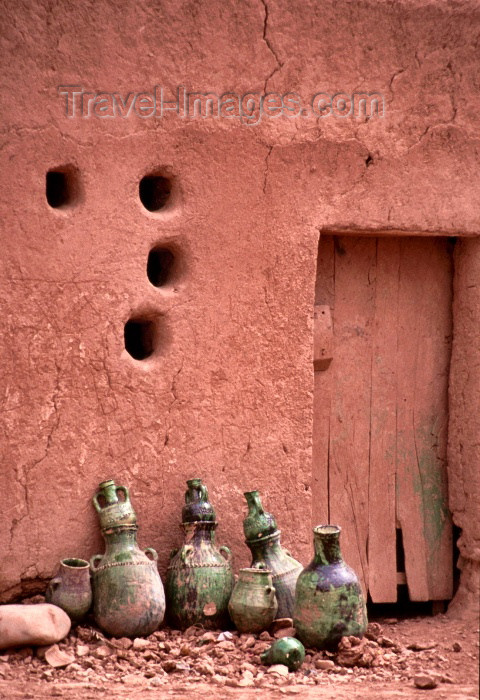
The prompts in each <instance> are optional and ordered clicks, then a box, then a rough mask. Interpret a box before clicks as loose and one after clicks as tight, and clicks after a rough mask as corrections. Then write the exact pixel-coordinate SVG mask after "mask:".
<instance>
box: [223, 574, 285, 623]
mask: <svg viewBox="0 0 480 700" xmlns="http://www.w3.org/2000/svg"><path fill="white" fill-rule="evenodd" d="M277 610H278V603H277V599H276V597H275V588H274V587H273V584H272V575H271V573H270V571H267V570H265V569H240V571H239V572H238V580H237V582H236V583H235V586H234V589H233V593H232V596H231V598H230V602H229V604H228V611H229V613H230V617H231V618H232V620H233V623H234V625H235V627H236V628H237V630H238V631H239V632H241V633H242V634H247V633H248V634H256V633H257V632H262V631H263V630H265V629H267V628H268V627H270V625H271V624H272V622H273V621H274V619H275V616H276V614H277Z"/></svg>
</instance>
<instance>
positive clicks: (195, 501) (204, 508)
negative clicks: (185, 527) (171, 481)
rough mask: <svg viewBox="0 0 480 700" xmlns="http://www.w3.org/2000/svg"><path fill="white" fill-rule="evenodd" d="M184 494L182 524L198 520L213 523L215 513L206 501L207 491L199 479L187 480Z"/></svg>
mask: <svg viewBox="0 0 480 700" xmlns="http://www.w3.org/2000/svg"><path fill="white" fill-rule="evenodd" d="M187 487H188V488H187V491H186V492H185V505H184V507H183V509H182V522H184V523H194V522H198V521H200V520H203V521H208V522H214V521H215V511H214V510H213V506H212V504H211V503H210V502H209V500H208V490H207V487H206V486H205V484H204V483H203V482H202V480H201V479H189V480H188V481H187Z"/></svg>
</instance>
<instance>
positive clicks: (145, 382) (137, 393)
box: [0, 0, 480, 601]
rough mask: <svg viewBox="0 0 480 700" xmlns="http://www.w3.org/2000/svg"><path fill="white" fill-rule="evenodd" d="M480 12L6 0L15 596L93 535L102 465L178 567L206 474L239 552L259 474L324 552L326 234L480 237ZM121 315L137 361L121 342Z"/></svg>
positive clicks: (477, 367)
mask: <svg viewBox="0 0 480 700" xmlns="http://www.w3.org/2000/svg"><path fill="white" fill-rule="evenodd" d="M479 15H480V10H479V9H478V6H476V5H475V4H474V3H469V2H464V3H443V2H442V3H440V2H438V3H431V2H423V1H420V0H417V1H415V2H413V1H408V2H402V3H390V2H368V1H365V0H362V1H361V2H358V3H354V4H352V3H350V2H346V1H345V0H339V1H337V0H336V1H335V2H333V1H331V2H328V1H326V2H324V1H322V2H321V3H320V4H319V3H318V2H308V1H307V2H306V3H303V5H302V7H301V9H300V7H297V6H296V5H295V4H294V3H293V4H292V3H291V2H287V1H286V0H278V1H275V0H261V1H260V0H251V1H250V0H249V1H247V2H244V3H242V4H240V5H239V4H238V3H236V2H233V1H227V2H225V1H224V0H221V1H220V0H213V1H212V2H208V3H205V4H200V5H198V4H195V3H189V2H186V3H184V4H179V3H178V2H173V1H172V2H167V1H166V2H161V3H157V2H153V1H150V0H142V1H141V2H138V3H133V2H126V3H120V4H118V3H113V2H107V1H105V0H100V2H97V3H95V4H94V5H91V6H87V5H75V4H71V3H70V4H67V3H60V2H53V3H52V2H46V1H44V0H34V1H33V2H29V3H21V4H18V3H14V2H13V1H10V2H7V3H6V5H5V9H4V12H3V21H2V28H1V54H2V57H3V58H4V64H3V65H4V69H3V71H2V76H1V82H2V93H1V94H2V105H3V106H2V124H1V129H2V149H1V158H2V168H1V171H0V173H1V178H2V186H1V188H0V198H1V202H0V206H1V210H0V211H1V231H2V255H1V279H0V298H1V300H2V314H1V317H0V324H1V332H0V347H1V357H2V360H1V365H0V366H1V394H0V395H1V401H2V409H1V411H2V422H1V425H2V439H1V443H0V446H1V459H2V468H1V472H0V489H1V494H2V508H1V515H0V518H1V523H2V526H1V527H0V557H1V561H0V592H1V598H0V599H1V600H3V601H6V600H11V599H14V598H15V597H18V596H19V595H21V594H22V593H26V592H28V591H30V590H35V589H36V588H37V587H39V586H40V587H41V585H43V584H44V582H45V581H46V580H47V579H48V578H49V577H50V576H51V575H52V572H53V571H54V569H55V567H56V564H57V562H58V560H59V558H61V557H64V556H67V555H69V556H71V555H79V556H84V557H89V556H90V555H92V554H94V553H96V552H98V551H101V547H102V543H101V541H100V538H99V535H98V529H97V523H96V518H95V515H94V511H93V508H92V506H91V502H90V499H91V495H92V493H93V492H94V489H95V488H96V486H97V484H98V482H99V481H100V480H102V479H104V478H108V477H114V478H115V479H117V480H118V481H120V482H123V483H125V484H127V485H128V486H130V487H131V491H132V499H133V502H134V505H135V507H136V509H137V512H138V516H139V520H140V524H141V532H140V542H141V543H142V544H144V545H149V546H154V547H155V548H156V549H157V550H158V551H159V554H160V567H161V570H162V571H164V570H165V566H166V563H167V559H168V553H169V552H170V550H171V549H172V547H174V546H175V545H178V543H179V541H180V530H179V528H178V522H179V518H180V509H181V504H182V499H183V491H184V482H185V479H186V478H189V477H193V476H200V477H203V478H204V479H205V480H206V482H207V484H208V485H209V487H210V492H211V497H212V500H213V502H214V503H215V506H216V509H217V514H218V518H219V520H220V527H219V531H218V538H217V539H218V542H219V543H228V544H230V545H232V547H233V551H234V555H235V560H236V565H237V566H239V565H240V564H246V563H247V561H248V558H247V550H246V548H245V546H244V544H243V534H242V529H241V519H242V515H243V498H242V492H243V491H244V490H250V489H253V488H258V489H259V490H260V491H261V492H262V494H263V495H264V502H265V505H266V506H267V508H268V509H269V510H271V511H273V512H275V514H276V516H277V518H278V522H279V524H280V527H281V528H282V530H283V536H284V541H285V543H286V544H287V545H288V547H289V548H290V549H291V550H292V552H293V553H295V555H296V556H297V557H299V558H300V559H301V560H302V561H304V562H306V561H307V560H308V558H309V556H310V551H311V534H310V526H311V512H312V508H311V490H312V466H311V441H312V391H313V371H312V314H313V302H314V284H315V270H316V257H317V246H318V238H319V235H320V232H322V231H329V232H338V231H345V230H348V231H364V232H365V231H366V232H368V233H372V234H375V235H393V234H405V235H407V234H408V235H416V234H418V235H422V234H430V235H436V234H441V235H449V236H464V237H467V238H468V237H474V236H477V235H478V234H479V232H480V221H479V210H480V176H479V164H480V152H479V141H478V107H479V101H478V76H477V66H478V56H477V53H478V50H477V46H478V34H479ZM65 85H80V86H82V87H83V88H84V89H85V90H89V91H92V92H100V91H108V92H112V93H114V92H118V93H121V94H122V95H126V94H127V93H129V92H142V91H144V90H151V89H152V88H153V86H154V85H162V86H164V87H165V89H166V90H168V91H169V94H170V95H173V94H174V92H175V90H176V87H177V86H181V85H183V86H186V87H187V88H188V89H189V90H191V91H201V92H209V91H212V92H216V93H217V94H222V93H224V92H227V91H233V92H235V93H242V94H243V93H247V92H249V91H252V92H256V93H258V94H265V93H268V92H275V93H279V94H285V93H288V92H291V91H295V92H298V93H301V94H302V95H304V96H305V97H306V98H307V97H308V96H310V95H313V94H315V93H318V92H321V91H324V92H329V93H332V94H333V93H336V92H347V93H352V92H354V91H359V90H360V91H361V90H365V91H367V92H371V91H376V92H379V93H381V94H383V95H384V97H385V116H384V118H372V119H365V118H361V119H350V118H349V119H340V118H334V117H330V118H314V117H306V118H301V117H296V118H287V117H285V116H283V115H282V116H280V118H276V119H274V118H266V117H265V118H263V119H262V120H261V121H260V123H258V124H257V125H254V126H252V125H246V124H241V123H240V122H239V120H238V119H213V118H205V119H192V120H181V119H180V118H179V117H178V115H175V114H173V113H172V114H171V115H170V116H168V117H165V118H163V119H142V118H140V117H138V116H136V115H132V116H130V117H128V118H125V119H122V118H118V117H117V118H112V119H103V118H98V114H97V115H95V114H94V115H92V116H91V117H90V118H68V117H67V116H66V115H65V100H64V97H62V96H60V95H58V94H57V87H58V86H65ZM58 170H62V171H63V173H64V176H65V186H66V188H67V190H68V192H67V196H66V199H67V201H66V202H65V203H64V205H63V206H53V207H52V206H51V204H52V203H53V204H54V205H55V204H58V203H59V202H58V201H55V198H54V200H53V202H52V200H51V201H50V204H49V202H48V201H47V198H46V189H45V188H46V174H47V172H48V171H53V172H55V171H58ZM150 174H156V175H159V176H162V177H164V178H165V179H166V180H167V181H168V183H169V187H171V194H170V197H169V200H168V202H167V204H166V206H165V207H164V208H163V209H160V210H159V211H153V212H151V211H149V210H148V209H146V208H145V207H144V206H143V205H142V203H141V201H140V198H139V182H140V180H141V179H142V178H143V177H144V176H145V175H150ZM50 177H51V178H53V180H52V179H51V182H52V181H53V182H55V178H56V176H55V175H53V176H50ZM60 190H61V188H60ZM55 196H57V197H60V204H61V202H62V201H63V200H62V196H63V195H62V193H61V192H60V195H58V193H57V195H55ZM468 245H469V242H467V241H465V247H464V248H463V247H462V248H461V252H460V253H459V259H458V262H459V268H458V271H457V277H456V287H455V288H456V290H457V292H458V294H459V299H458V300H457V301H456V302H455V303H456V307H455V308H456V309H457V310H458V313H459V314H460V315H461V320H460V321H458V322H457V323H456V326H455V328H456V330H455V332H458V333H459V337H458V340H457V341H455V343H456V344H455V345H454V353H453V365H452V376H453V378H454V379H453V381H452V389H451V393H452V405H453V406H454V412H453V414H452V415H453V417H452V423H451V433H450V441H451V446H452V448H451V456H450V475H449V478H450V484H454V488H453V490H452V492H451V493H452V500H451V504H452V510H453V517H454V520H455V521H456V522H457V523H458V524H459V525H460V526H461V527H463V534H462V544H461V551H462V557H463V559H464V564H463V572H464V575H465V586H464V587H463V588H462V590H466V589H467V588H468V586H470V588H472V586H474V575H475V573H474V572H475V570H476V567H478V563H477V564H474V561H478V533H477V532H476V530H475V529H474V528H475V527H476V526H474V524H473V522H472V520H474V518H472V517H471V514H472V513H474V512H475V509H476V512H477V513H478V507H479V500H478V499H479V492H478V489H476V490H475V488H474V483H476V482H475V481H474V480H475V478H477V477H476V476H475V475H477V474H478V460H477V461H475V460H476V457H477V451H478V450H477V448H476V447H475V445H478V442H479V438H480V426H479V424H478V419H477V418H476V416H477V414H478V411H477V410H476V408H477V405H476V404H477V396H478V391H477V389H476V387H477V385H478V383H479V382H480V374H479V372H480V364H479V361H478V359H479V355H478V343H477V342H476V339H477V336H478V331H477V327H478V323H477V316H478V313H477V312H478V304H479V298H480V297H479V295H480V285H479V274H480V268H479V266H478V264H477V263H471V262H470V259H469V255H470V252H469V250H470V249H469V247H468ZM153 248H160V249H161V250H163V251H164V250H165V249H167V250H168V251H170V253H172V254H173V256H174V259H175V262H174V265H173V267H172V269H171V270H170V276H169V278H168V279H167V281H166V282H165V283H164V284H162V285H161V286H154V285H153V284H152V283H151V281H149V279H148V276H147V261H148V257H149V253H150V251H151V250H152V249H153ZM471 254H472V255H475V256H476V257H475V260H476V259H477V258H478V250H477V247H475V248H472V250H471ZM152 264H153V263H152ZM465 276H468V284H467V283H466V278H465ZM412 312H413V313H414V310H412ZM129 321H133V322H134V323H135V322H137V325H133V326H132V325H130V326H129V327H128V328H129V329H130V331H132V329H133V331H132V332H133V335H134V336H135V333H136V332H140V336H141V340H142V342H143V343H144V344H145V343H146V344H147V345H148V344H150V345H151V347H150V349H151V350H153V353H152V354H151V355H150V357H148V358H147V359H143V360H142V359H138V360H135V359H134V358H132V356H131V355H130V354H128V352H127V351H126V350H125V340H124V332H125V325H126V324H127V323H128V322H129ZM138 323H140V325H138ZM141 324H143V325H141ZM142 333H143V335H142ZM136 337H138V335H137V336H136ZM133 342H134V343H135V341H133ZM467 359H468V362H467ZM467 374H468V381H467ZM459 392H460V393H459ZM467 416H468V420H467V419H466V417H467ZM467 504H468V505H467ZM475 538H477V539H475ZM467 584H468V585H467Z"/></svg>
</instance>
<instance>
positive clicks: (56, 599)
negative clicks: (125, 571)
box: [45, 559, 92, 622]
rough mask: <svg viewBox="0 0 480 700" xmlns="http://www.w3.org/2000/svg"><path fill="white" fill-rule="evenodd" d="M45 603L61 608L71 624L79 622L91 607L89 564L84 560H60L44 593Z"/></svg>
mask: <svg viewBox="0 0 480 700" xmlns="http://www.w3.org/2000/svg"><path fill="white" fill-rule="evenodd" d="M45 600H46V601H47V603H53V605H58V607H59V608H62V610H64V611H65V612H66V613H67V615H68V616H69V617H70V619H71V620H72V622H80V620H83V618H84V617H85V615H86V614H87V613H88V611H89V610H90V606H91V605H92V586H91V583H90V564H89V563H88V561H85V560H84V559H62V561H61V562H60V567H59V569H58V572H57V574H56V576H55V578H52V580H51V581H50V583H49V584H48V587H47V590H46V592H45Z"/></svg>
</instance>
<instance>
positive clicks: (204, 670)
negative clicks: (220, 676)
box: [197, 660, 215, 676]
mask: <svg viewBox="0 0 480 700" xmlns="http://www.w3.org/2000/svg"><path fill="white" fill-rule="evenodd" d="M197 671H198V672H199V673H201V674H202V676H214V675H215V667H214V665H213V664H212V663H211V662H210V661H207V660H205V661H203V662H202V663H201V664H200V665H199V666H197Z"/></svg>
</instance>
